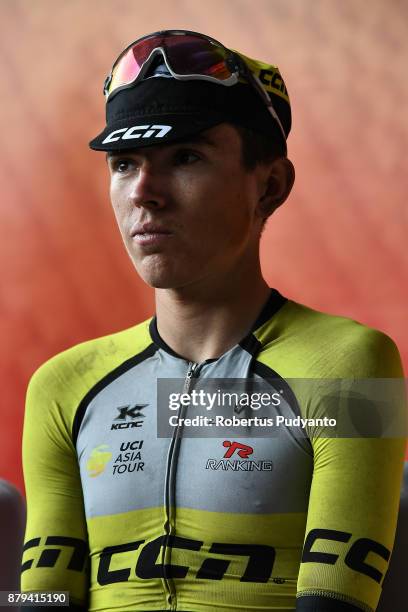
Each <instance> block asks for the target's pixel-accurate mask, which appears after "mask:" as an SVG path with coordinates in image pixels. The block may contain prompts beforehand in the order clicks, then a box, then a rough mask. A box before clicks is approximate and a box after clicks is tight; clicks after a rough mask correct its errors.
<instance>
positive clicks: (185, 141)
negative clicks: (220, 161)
mask: <svg viewBox="0 0 408 612" xmlns="http://www.w3.org/2000/svg"><path fill="white" fill-rule="evenodd" d="M191 144H205V145H208V146H209V147H213V148H216V146H217V145H216V144H215V142H214V141H213V140H211V138H209V137H208V136H205V135H204V134H193V135H192V136H186V137H185V138H180V139H179V140H175V141H174V142H164V143H163V144H162V146H168V147H171V146H174V147H176V146H180V145H184V146H188V145H191ZM152 146H154V145H152ZM143 148H144V147H139V148H137V147H135V148H134V149H118V150H117V151H108V152H107V153H106V160H107V161H108V160H109V159H110V158H111V157H117V156H120V155H125V154H126V153H138V152H139V151H141V150H142V149H143Z"/></svg>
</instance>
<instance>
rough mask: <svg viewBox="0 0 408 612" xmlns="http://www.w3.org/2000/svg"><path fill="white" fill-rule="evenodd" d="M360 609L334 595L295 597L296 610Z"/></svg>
mask: <svg viewBox="0 0 408 612" xmlns="http://www.w3.org/2000/svg"><path fill="white" fill-rule="evenodd" d="M361 610H362V608H358V607H356V606H353V605H352V604H350V603H347V602H345V601H340V600H339V599H334V597H322V596H321V595H306V596H303V597H298V598H297V599H296V612H361ZM395 612H396V611H395Z"/></svg>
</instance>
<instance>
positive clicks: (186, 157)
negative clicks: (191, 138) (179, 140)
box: [175, 149, 201, 165]
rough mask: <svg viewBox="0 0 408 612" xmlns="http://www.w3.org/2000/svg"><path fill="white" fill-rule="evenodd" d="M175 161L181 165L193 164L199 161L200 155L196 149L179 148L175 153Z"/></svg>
mask: <svg viewBox="0 0 408 612" xmlns="http://www.w3.org/2000/svg"><path fill="white" fill-rule="evenodd" d="M175 158H176V162H177V163H178V164H181V165H190V164H194V163H195V162H197V161H200V159H201V155H200V154H199V153H197V151H191V150H190V149H180V150H179V151H177V152H176V155H175Z"/></svg>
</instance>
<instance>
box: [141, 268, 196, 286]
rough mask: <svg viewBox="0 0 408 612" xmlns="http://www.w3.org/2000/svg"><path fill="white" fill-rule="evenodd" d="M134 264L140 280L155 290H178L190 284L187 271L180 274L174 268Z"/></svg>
mask: <svg viewBox="0 0 408 612" xmlns="http://www.w3.org/2000/svg"><path fill="white" fill-rule="evenodd" d="M133 263H134V266H135V268H136V270H137V273H138V274H139V276H140V278H141V279H142V280H143V281H144V282H145V283H146V284H147V285H149V287H152V288H153V289H177V287H180V286H183V285H185V284H186V283H187V282H188V280H186V278H185V271H184V273H183V274H180V271H178V272H177V271H176V270H174V268H173V266H165V265H162V264H161V265H153V263H152V262H151V263H149V264H147V265H146V264H145V265H143V264H142V265H141V264H140V263H138V264H136V263H135V262H133Z"/></svg>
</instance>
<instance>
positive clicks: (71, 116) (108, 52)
mask: <svg viewBox="0 0 408 612" xmlns="http://www.w3.org/2000/svg"><path fill="white" fill-rule="evenodd" d="M0 24H1V26H0V27H1V36H0V73H1V77H0V89H1V111H0V115H1V119H0V133H1V147H0V185H1V203H0V228H1V242H0V249H1V278H2V291H1V299H0V309H1V318H0V321H1V322H0V325H1V340H2V341H1V350H0V375H1V402H2V405H1V413H0V416H1V430H0V448H1V459H0V476H1V477H5V478H7V479H9V480H11V481H12V482H14V483H15V484H17V486H19V487H20V488H21V489H22V486H23V485H22V476H21V462H20V444H21V428H22V421H23V411H24V408H23V406H24V393H25V388H26V385H27V382H28V379H29V377H30V375H31V374H32V372H33V371H34V370H35V369H36V368H37V367H38V366H39V365H40V364H41V363H42V362H44V361H45V360H46V359H47V358H49V357H51V356H52V355H53V354H55V353H56V352H59V351H61V350H63V349H65V348H67V347H69V346H71V345H72V344H74V343H76V342H79V341H82V340H85V339H88V338H92V337H95V336H98V335H103V334H107V333H109V332H113V331H116V330H119V329H121V328H125V327H127V326H130V325H132V324H134V323H136V322H138V321H140V320H142V319H143V318H146V317H148V316H150V315H151V314H152V312H153V307H154V306H153V295H152V291H151V290H150V289H147V288H146V287H145V286H144V285H143V284H142V282H141V281H140V280H139V278H138V277H137V276H136V274H135V272H134V270H133V267H132V265H131V263H130V262H129V261H128V259H127V256H126V254H125V252H124V249H123V247H122V244H121V240H120V237H119V233H118V231H117V229H116V227H115V222H114V218H113V214H112V213H111V211H110V205H109V201H108V192H107V186H108V178H107V171H106V168H105V161H104V156H103V154H98V153H94V152H91V151H90V150H89V149H88V147H87V142H88V140H89V139H90V138H91V137H93V136H94V135H95V134H96V133H97V132H98V131H99V130H100V128H101V127H102V126H103V124H104V101H103V96H102V84H103V80H104V78H105V76H106V73H107V72H108V70H109V68H110V66H111V63H112V62H113V60H114V58H115V57H116V56H117V55H118V53H119V52H120V51H121V50H122V48H123V47H124V46H125V45H126V44H128V43H129V42H131V41H132V40H134V39H135V38H137V37H139V36H141V35H143V34H145V33H148V32H152V31H155V30H159V29H163V28H186V29H192V30H198V31H203V32H206V33H208V34H210V35H212V36H214V37H215V38H218V39H219V40H221V41H222V42H224V44H226V45H227V46H230V47H233V48H238V49H239V50H241V51H242V52H244V53H245V54H247V55H250V56H253V57H257V58H259V59H262V60H265V61H269V62H271V63H276V64H278V66H279V67H280V68H281V71H282V73H283V75H284V78H285V80H286V82H287V85H288V89H289V93H290V96H291V101H292V107H293V115H294V121H293V130H292V134H291V135H290V137H289V155H290V157H291V158H292V160H293V162H294V164H295V167H296V170H297V181H296V185H295V189H294V192H293V194H292V195H291V197H290V199H289V201H288V202H287V203H286V204H285V206H284V207H282V209H280V210H279V211H278V212H277V213H276V215H274V217H273V218H272V219H271V220H270V222H269V224H268V228H267V230H266V232H265V234H264V237H263V243H262V262H263V269H264V273H265V276H266V278H267V280H268V281H269V283H270V284H271V285H273V286H275V287H277V288H278V289H279V290H280V291H281V292H282V293H284V294H285V295H287V296H288V297H291V298H293V299H295V300H297V301H301V302H304V303H306V304H308V305H310V306H312V307H315V308H318V309H322V310H325V311H329V312H333V313H337V314H342V315H346V316H349V317H352V318H355V319H357V320H359V321H361V322H363V323H366V324H368V325H371V326H374V327H377V328H379V329H381V330H384V331H385V332H387V333H388V334H390V335H391V337H392V338H393V339H394V340H395V341H396V342H397V344H398V346H399V348H400V351H401V353H402V356H403V359H404V362H405V366H407V364H408V327H407V325H406V312H407V308H406V303H407V297H408V289H407V284H406V283H404V280H406V269H407V249H406V240H407V235H408V233H407V225H408V223H407V214H408V213H407V202H406V200H407V151H408V121H407V108H408V104H407V102H408V82H407V79H406V68H407V58H408V53H407V51H408V5H407V3H406V2H403V0H400V1H398V0H387V2H384V1H383V0H370V2H369V3H367V2H366V1H365V0H342V2H338V1H337V0H313V2H311V1H310V0H206V1H205V2H201V1H199V0H193V1H192V0H190V1H188V0H184V1H183V0H161V1H160V0H149V1H147V2H139V1H136V0H134V1H131V0H120V1H115V0H87V1H86V2H84V1H82V0H70V1H69V2H68V1H64V0H36V2H32V1H31V0H2V2H1V3H0ZM39 452H40V449H39Z"/></svg>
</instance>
